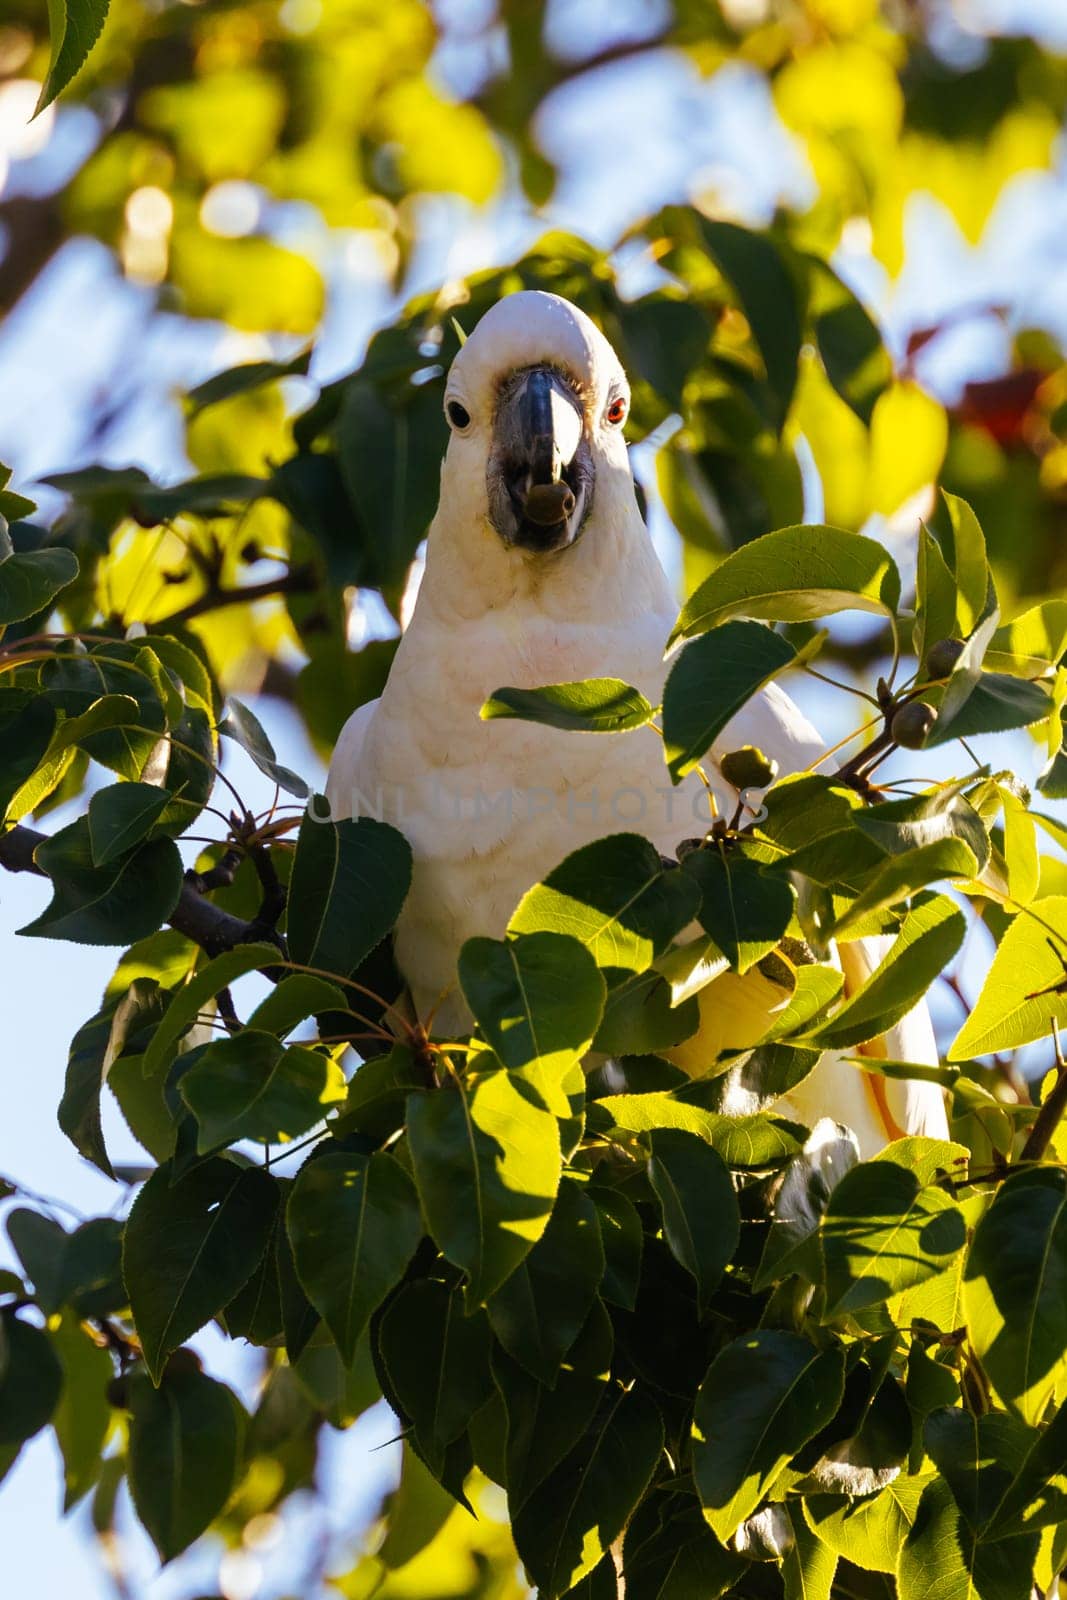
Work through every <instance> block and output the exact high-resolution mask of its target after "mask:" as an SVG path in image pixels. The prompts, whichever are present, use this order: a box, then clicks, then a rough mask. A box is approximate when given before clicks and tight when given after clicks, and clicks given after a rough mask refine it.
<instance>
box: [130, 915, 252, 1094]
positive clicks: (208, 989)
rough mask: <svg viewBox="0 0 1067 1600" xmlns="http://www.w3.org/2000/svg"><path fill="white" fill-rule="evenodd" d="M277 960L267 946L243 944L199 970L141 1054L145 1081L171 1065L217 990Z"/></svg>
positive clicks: (180, 990) (175, 1000)
mask: <svg viewBox="0 0 1067 1600" xmlns="http://www.w3.org/2000/svg"><path fill="white" fill-rule="evenodd" d="M277 960H278V952H277V950H276V949H275V948H274V946H273V945H270V944H243V945H238V947H237V949H236V950H227V951H225V953H224V954H223V955H221V956H216V957H215V958H214V960H212V961H209V962H207V964H206V965H205V966H203V967H201V968H200V970H199V972H197V973H195V974H194V975H193V977H191V978H190V979H189V982H188V983H187V984H185V985H184V986H183V987H182V988H181V989H179V990H178V992H177V994H176V995H175V996H174V998H173V999H172V1000H171V1002H170V1005H169V1006H168V1007H167V1009H166V1012H165V1013H164V1016H163V1020H162V1021H161V1023H160V1024H159V1027H158V1028H157V1029H156V1031H155V1033H154V1034H153V1035H152V1038H151V1039H150V1041H149V1043H148V1047H147V1049H146V1050H145V1054H144V1072H145V1077H155V1076H156V1075H157V1074H158V1073H161V1072H162V1071H163V1070H164V1069H165V1068H166V1067H167V1066H169V1064H170V1062H171V1061H173V1059H174V1055H175V1051H176V1049H177V1045H178V1041H179V1039H181V1037H182V1035H183V1034H184V1033H186V1032H187V1031H188V1030H189V1028H191V1027H192V1025H193V1023H194V1022H195V1021H196V1019H197V1018H198V1017H199V1015H200V1013H201V1011H204V1010H205V1009H206V1008H207V1007H208V1006H209V1005H210V1003H211V1002H212V1000H214V998H215V996H216V995H217V994H218V993H219V992H220V990H222V989H225V988H227V987H228V986H229V985H230V984H231V983H234V982H236V980H237V979H238V978H242V977H244V975H245V973H246V972H254V971H255V970H256V969H257V968H258V967H266V966H270V965H271V964H272V963H273V962H276V961H277Z"/></svg>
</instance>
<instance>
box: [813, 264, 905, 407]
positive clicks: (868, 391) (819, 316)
mask: <svg viewBox="0 0 1067 1600" xmlns="http://www.w3.org/2000/svg"><path fill="white" fill-rule="evenodd" d="M805 259H806V264H807V265H808V267H809V270H810V272H811V287H812V306H811V312H812V315H813V318H814V323H815V342H816V344H817V345H818V348H819V355H820V356H821V357H822V364H823V366H824V367H825V368H826V376H827V377H828V378H829V380H830V382H831V383H832V384H833V386H834V388H835V389H836V391H837V393H838V394H839V395H840V396H841V398H842V400H844V402H845V404H846V405H848V406H849V407H850V408H851V409H852V410H853V411H854V412H855V413H856V415H857V417H859V419H860V421H861V422H863V423H864V424H865V425H866V426H867V427H870V424H871V416H872V414H873V412H874V405H875V401H876V400H877V399H878V397H879V395H880V394H881V393H882V392H883V390H884V389H885V388H886V387H887V386H888V385H889V383H890V382H891V380H892V377H893V363H892V361H891V360H890V357H889V353H888V351H887V350H886V348H885V345H884V344H883V342H882V336H881V334H880V333H879V331H878V326H877V324H876V323H875V321H874V319H873V317H872V316H871V315H870V313H869V312H868V311H867V309H866V307H865V306H863V305H862V304H861V302H860V301H859V300H858V299H857V298H856V296H855V295H854V294H853V293H852V291H851V289H849V288H848V286H847V285H846V284H844V283H843V282H842V281H841V279H840V278H839V277H838V276H837V274H836V273H835V272H833V271H831V269H830V268H829V267H828V266H827V265H826V263H825V262H824V261H821V260H820V259H819V258H818V257H817V256H808V257H806V258H805Z"/></svg>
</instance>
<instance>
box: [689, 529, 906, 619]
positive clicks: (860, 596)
mask: <svg viewBox="0 0 1067 1600" xmlns="http://www.w3.org/2000/svg"><path fill="white" fill-rule="evenodd" d="M899 600H900V574H899V572H898V571H897V567H896V563H895V562H894V561H893V559H892V557H891V556H890V555H889V554H888V553H887V552H886V551H885V550H884V549H883V548H882V546H881V545H880V544H877V543H876V542H875V541H874V540H873V539H867V538H864V536H863V535H862V534H859V533H846V532H845V530H844V529H843V528H827V527H821V526H816V525H811V526H809V525H801V526H798V527H794V528H780V529H779V530H778V532H777V533H767V534H764V535H763V537H762V538H760V539H753V540H751V541H750V542H749V543H748V544H746V545H743V546H742V548H741V549H740V550H735V551H734V552H733V554H732V555H728V556H727V557H726V560H725V561H723V562H721V563H720V564H719V566H717V567H716V568H715V571H714V572H713V573H712V574H711V577H710V578H707V579H705V581H704V582H703V583H702V584H701V585H700V587H699V589H697V591H696V593H695V594H693V595H692V596H691V597H690V598H689V599H688V600H687V601H686V603H685V605H684V606H683V608H682V612H681V615H680V616H679V618H678V621H677V622H676V623H675V625H674V632H673V633H672V634H671V640H670V642H671V643H672V644H673V643H674V641H675V640H676V639H688V638H691V637H693V636H694V635H695V634H700V633H707V632H708V630H709V628H714V627H716V626H717V625H718V624H719V623H721V622H725V621H726V619H727V618H728V617H733V616H737V615H742V616H748V617H760V618H762V619H763V620H764V621H768V622H809V621H811V620H812V619H814V618H815V617H827V616H831V615H832V614H833V613H834V612H836V611H873V612H877V613H879V614H881V615H884V616H893V614H894V613H895V611H896V608H897V604H898V602H899Z"/></svg>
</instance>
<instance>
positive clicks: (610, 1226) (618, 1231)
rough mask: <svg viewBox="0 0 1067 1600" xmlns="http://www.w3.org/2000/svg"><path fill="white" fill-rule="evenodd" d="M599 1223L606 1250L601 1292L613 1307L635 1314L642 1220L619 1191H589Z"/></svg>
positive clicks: (641, 1244)
mask: <svg viewBox="0 0 1067 1600" xmlns="http://www.w3.org/2000/svg"><path fill="white" fill-rule="evenodd" d="M590 1198H591V1199H592V1201H593V1203H594V1205H595V1206H596V1211H597V1221H598V1222H599V1224H600V1241H601V1243H602V1245H603V1247H604V1277H603V1281H602V1282H601V1285H600V1293H601V1294H602V1295H603V1297H604V1299H605V1300H610V1301H611V1303H612V1305H616V1306H622V1307H623V1308H624V1309H625V1310H627V1311H632V1310H633V1308H634V1303H635V1301H636V1299H637V1286H638V1284H639V1282H640V1280H641V1252H642V1249H643V1246H644V1230H643V1229H642V1227H641V1218H640V1217H639V1216H638V1214H637V1211H636V1210H635V1209H634V1206H633V1205H632V1204H631V1202H630V1201H629V1200H627V1198H626V1196H625V1195H624V1194H620V1193H619V1191H618V1190H617V1189H601V1188H599V1187H598V1188H595V1189H592V1190H590Z"/></svg>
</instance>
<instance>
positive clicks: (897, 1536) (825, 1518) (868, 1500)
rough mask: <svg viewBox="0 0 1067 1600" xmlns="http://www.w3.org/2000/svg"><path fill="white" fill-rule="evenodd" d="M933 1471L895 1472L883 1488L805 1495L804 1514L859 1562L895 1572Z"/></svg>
mask: <svg viewBox="0 0 1067 1600" xmlns="http://www.w3.org/2000/svg"><path fill="white" fill-rule="evenodd" d="M930 1481H931V1478H930V1475H929V1474H927V1475H926V1476H925V1477H917V1478H909V1477H905V1476H904V1475H903V1474H902V1475H901V1476H900V1477H898V1478H894V1479H893V1482H892V1483H890V1484H887V1485H886V1487H885V1488H884V1489H883V1490H882V1491H881V1492H880V1493H879V1494H874V1495H866V1496H864V1497H863V1498H862V1499H858V1498H856V1497H854V1496H852V1495H838V1494H809V1495H805V1496H804V1501H803V1505H804V1516H805V1517H806V1519H807V1521H808V1524H809V1526H810V1527H811V1528H812V1529H813V1530H814V1532H815V1533H817V1534H818V1536H819V1538H820V1539H821V1540H822V1542H823V1544H824V1545H826V1546H827V1548H828V1549H830V1550H833V1551H834V1552H835V1553H836V1554H837V1555H838V1556H840V1557H841V1558H842V1559H843V1560H845V1561H850V1562H851V1563H852V1565H853V1566H854V1567H862V1568H863V1569H864V1570H865V1571H867V1572H895V1571H896V1568H897V1561H898V1559H899V1556H900V1547H901V1545H902V1544H903V1543H904V1540H905V1539H906V1538H907V1536H908V1532H909V1530H910V1528H911V1525H912V1523H913V1522H914V1521H915V1516H916V1513H917V1512H918V1509H919V1501H920V1499H921V1498H922V1493H923V1490H924V1489H925V1488H926V1486H927V1484H928V1483H929V1482H930Z"/></svg>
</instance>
